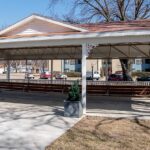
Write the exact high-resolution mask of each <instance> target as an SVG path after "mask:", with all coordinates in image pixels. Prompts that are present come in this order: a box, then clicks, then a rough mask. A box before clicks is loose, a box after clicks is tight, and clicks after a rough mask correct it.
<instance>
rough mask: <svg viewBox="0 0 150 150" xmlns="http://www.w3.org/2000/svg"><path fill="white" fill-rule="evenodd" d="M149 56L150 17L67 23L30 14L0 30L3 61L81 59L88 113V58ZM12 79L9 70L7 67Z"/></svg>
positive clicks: (0, 54) (0, 52)
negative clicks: (145, 18) (149, 18)
mask: <svg viewBox="0 0 150 150" xmlns="http://www.w3.org/2000/svg"><path fill="white" fill-rule="evenodd" d="M120 58H128V59H129V58H150V20H139V21H128V22H116V23H101V24H75V25H73V24H68V23H66V22H60V21H56V20H53V19H50V18H48V17H44V16H40V15H35V14H34V15H31V16H29V17H27V18H25V19H23V20H21V21H19V22H17V23H16V24H14V25H12V26H9V27H8V28H6V29H4V30H2V31H0V60H7V62H8V66H9V60H39V59H40V60H42V59H45V60H46V59H47V60H53V59H82V105H83V108H84V113H86V60H87V59H120ZM7 78H8V79H9V78H10V69H9V67H8V70H7Z"/></svg>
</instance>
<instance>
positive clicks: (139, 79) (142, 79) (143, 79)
mask: <svg viewBox="0 0 150 150" xmlns="http://www.w3.org/2000/svg"><path fill="white" fill-rule="evenodd" d="M136 80H137V81H150V76H149V77H139V78H137V79H136Z"/></svg>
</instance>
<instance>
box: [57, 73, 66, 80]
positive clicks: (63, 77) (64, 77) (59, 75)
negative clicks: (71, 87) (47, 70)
mask: <svg viewBox="0 0 150 150" xmlns="http://www.w3.org/2000/svg"><path fill="white" fill-rule="evenodd" d="M55 79H67V75H65V74H63V73H58V74H56V75H55Z"/></svg>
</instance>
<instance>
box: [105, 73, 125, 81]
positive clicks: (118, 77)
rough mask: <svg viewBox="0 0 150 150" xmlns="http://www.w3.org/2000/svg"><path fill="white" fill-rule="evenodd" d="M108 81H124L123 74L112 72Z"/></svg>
mask: <svg viewBox="0 0 150 150" xmlns="http://www.w3.org/2000/svg"><path fill="white" fill-rule="evenodd" d="M108 81H123V76H122V75H120V74H111V75H110V76H109V78H108Z"/></svg>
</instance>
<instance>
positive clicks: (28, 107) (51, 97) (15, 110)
mask: <svg viewBox="0 0 150 150" xmlns="http://www.w3.org/2000/svg"><path fill="white" fill-rule="evenodd" d="M87 97H88V100H87V115H94V116H103V117H117V118H120V117H138V118H141V119H150V98H135V97H115V96H111V97H108V96H97V95H96V96H89V95H88V96H87ZM64 99H66V95H63V94H61V93H39V92H29V93H25V92H21V91H7V90H0V150H44V147H45V146H46V145H48V144H50V143H51V142H52V141H54V140H55V139H56V138H57V137H59V136H60V135H62V134H63V133H64V132H65V131H66V130H67V129H69V128H70V127H72V126H73V125H74V124H75V123H77V122H78V121H79V119H77V118H65V117H63V100H64Z"/></svg>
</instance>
